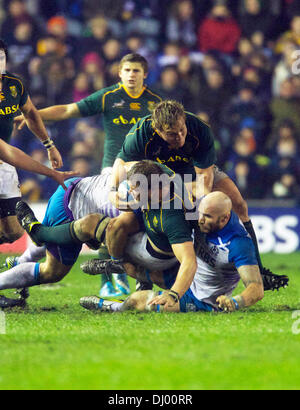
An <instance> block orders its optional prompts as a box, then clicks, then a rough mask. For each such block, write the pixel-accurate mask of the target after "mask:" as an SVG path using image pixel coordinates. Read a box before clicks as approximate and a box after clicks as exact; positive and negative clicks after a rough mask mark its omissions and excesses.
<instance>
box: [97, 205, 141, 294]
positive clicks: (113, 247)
mask: <svg viewBox="0 0 300 410" xmlns="http://www.w3.org/2000/svg"><path fill="white" fill-rule="evenodd" d="M139 230H140V222H139V220H138V219H137V217H136V216H135V214H134V213H133V212H124V213H123V214H121V215H120V216H118V217H117V218H113V219H112V220H111V221H110V223H109V224H108V226H107V230H106V245H107V248H108V252H109V254H110V255H111V258H112V259H113V260H122V257H123V256H124V249H125V246H126V244H127V242H128V236H129V235H132V234H134V233H136V232H138V231H139ZM113 277H114V279H115V283H116V287H117V288H118V290H119V291H120V292H121V293H122V294H127V295H128V294H129V293H130V286H129V282H128V279H127V277H126V274H125V273H114V274H113ZM102 278H104V276H102ZM102 280H103V279H102ZM100 295H101V290H100Z"/></svg>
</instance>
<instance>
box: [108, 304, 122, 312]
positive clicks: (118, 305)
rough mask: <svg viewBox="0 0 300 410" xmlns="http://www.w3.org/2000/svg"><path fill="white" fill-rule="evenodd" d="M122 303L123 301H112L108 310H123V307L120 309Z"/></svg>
mask: <svg viewBox="0 0 300 410" xmlns="http://www.w3.org/2000/svg"><path fill="white" fill-rule="evenodd" d="M123 305H124V302H121V303H120V302H114V303H112V304H111V305H110V310H111V311H112V312H122V311H123V310H124V308H123V309H122V307H123Z"/></svg>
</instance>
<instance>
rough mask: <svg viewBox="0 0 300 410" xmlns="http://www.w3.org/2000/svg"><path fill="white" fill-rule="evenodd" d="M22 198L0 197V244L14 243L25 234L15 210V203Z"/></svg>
mask: <svg viewBox="0 0 300 410" xmlns="http://www.w3.org/2000/svg"><path fill="white" fill-rule="evenodd" d="M20 199H21V198H10V199H0V244H1V243H13V242H15V241H16V240H18V239H19V238H21V236H22V235H23V234H24V230H23V228H22V227H21V226H20V224H19V222H18V219H17V217H16V212H15V204H16V202H17V201H19V200H20Z"/></svg>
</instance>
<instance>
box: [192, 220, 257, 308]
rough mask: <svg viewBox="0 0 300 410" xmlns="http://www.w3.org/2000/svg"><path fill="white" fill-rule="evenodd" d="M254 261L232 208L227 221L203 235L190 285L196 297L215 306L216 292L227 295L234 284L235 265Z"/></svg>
mask: <svg viewBox="0 0 300 410" xmlns="http://www.w3.org/2000/svg"><path fill="white" fill-rule="evenodd" d="M257 264H258V263H257V259H256V256H255V249H254V245H253V242H252V239H251V237H250V235H249V234H248V233H247V231H246V229H245V228H244V226H243V225H242V223H241V222H240V221H239V218H238V216H237V215H236V214H235V213H234V212H232V213H231V218H230V220H229V222H228V223H227V225H226V226H225V227H224V228H223V229H221V230H220V231H217V232H214V233H210V234H208V235H206V242H203V243H201V245H200V248H199V251H198V252H197V272H196V275H195V277H194V280H193V282H192V284H191V287H190V289H191V291H192V293H193V294H194V296H195V297H196V298H197V299H198V300H201V301H204V302H207V303H210V304H213V305H215V306H216V298H217V297H218V296H220V295H227V294H228V295H230V294H231V293H232V291H233V290H234V289H235V287H236V286H237V284H238V282H239V280H240V276H239V274H238V272H237V268H239V267H240V266H245V265H257Z"/></svg>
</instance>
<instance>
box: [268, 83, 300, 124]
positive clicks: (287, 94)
mask: <svg viewBox="0 0 300 410" xmlns="http://www.w3.org/2000/svg"><path fill="white" fill-rule="evenodd" d="M270 109H271V114H272V117H273V120H272V130H273V131H275V130H276V129H277V128H278V126H279V124H280V123H281V122H282V121H283V120H290V121H292V122H293V123H294V124H295V127H296V129H297V130H299V129H300V99H299V97H298V96H296V93H295V88H294V85H293V81H292V78H288V79H287V80H284V81H282V83H281V85H280V89H279V96H278V97H274V98H272V100H271V103H270Z"/></svg>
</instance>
